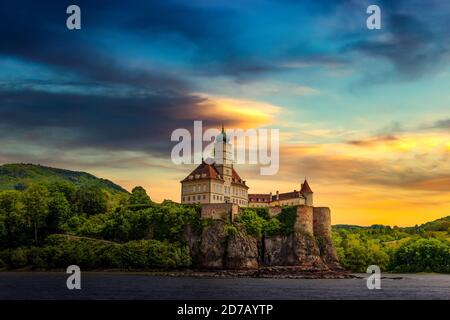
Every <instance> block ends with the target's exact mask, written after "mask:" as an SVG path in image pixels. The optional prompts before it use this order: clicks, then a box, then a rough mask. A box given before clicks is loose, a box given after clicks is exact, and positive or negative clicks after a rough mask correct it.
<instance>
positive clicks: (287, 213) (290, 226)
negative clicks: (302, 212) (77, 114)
mask: <svg viewBox="0 0 450 320" xmlns="http://www.w3.org/2000/svg"><path fill="white" fill-rule="evenodd" d="M277 219H278V220H279V221H280V222H281V230H280V232H281V233H282V234H284V235H290V234H293V233H294V225H295V221H296V220H297V207H296V206H290V207H283V208H282V209H281V212H280V214H279V215H278V216H277Z"/></svg>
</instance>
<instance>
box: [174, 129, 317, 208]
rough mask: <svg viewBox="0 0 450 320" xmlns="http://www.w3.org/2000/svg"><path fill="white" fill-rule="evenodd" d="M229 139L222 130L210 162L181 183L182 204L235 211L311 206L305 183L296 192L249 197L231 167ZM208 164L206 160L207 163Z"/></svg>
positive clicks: (309, 194)
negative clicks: (226, 207)
mask: <svg viewBox="0 0 450 320" xmlns="http://www.w3.org/2000/svg"><path fill="white" fill-rule="evenodd" d="M231 147H232V146H231V143H230V138H229V137H228V136H227V135H226V133H225V130H224V128H223V127H222V132H221V133H220V134H219V135H218V136H217V137H216V142H215V143H214V160H213V161H205V160H202V163H201V164H200V165H199V166H198V167H197V168H195V169H194V171H192V172H191V173H190V174H189V175H188V176H187V177H186V178H184V179H183V180H181V203H182V204H194V203H195V204H202V205H205V204H221V203H224V204H228V203H231V204H236V205H238V206H239V207H277V206H288V205H289V206H293V205H308V206H312V205H313V192H312V190H311V188H310V187H309V184H308V182H307V181H306V179H305V181H304V182H303V183H302V185H301V187H300V191H297V190H294V191H293V192H287V193H279V192H278V191H277V192H276V194H275V195H272V193H268V194H249V193H248V189H249V187H248V186H247V184H246V181H245V180H242V179H241V177H240V176H239V174H238V173H237V172H236V170H235V169H234V167H233V159H232V156H231V154H232V152H231ZM208 160H209V159H208Z"/></svg>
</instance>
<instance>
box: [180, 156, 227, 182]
mask: <svg viewBox="0 0 450 320" xmlns="http://www.w3.org/2000/svg"><path fill="white" fill-rule="evenodd" d="M196 175H199V176H200V177H199V178H197V179H218V180H223V179H222V178H221V177H220V174H219V172H218V171H217V169H216V168H215V167H214V165H212V164H207V163H206V162H205V161H203V162H202V163H201V164H200V165H199V166H198V167H197V168H195V169H194V171H192V172H191V173H190V174H189V175H188V176H187V177H186V178H184V179H183V180H182V181H181V182H184V181H189V180H191V179H189V177H190V176H193V179H195V176H196Z"/></svg>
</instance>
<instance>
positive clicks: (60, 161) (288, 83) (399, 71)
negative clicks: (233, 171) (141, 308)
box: [0, 0, 450, 226]
mask: <svg viewBox="0 0 450 320" xmlns="http://www.w3.org/2000/svg"><path fill="white" fill-rule="evenodd" d="M70 4H78V5H79V6H80V7H81V12H82V29H81V30H78V31H69V30H68V29H67V28H66V18H67V16H68V15H67V14H66V8H67V6H68V5H70ZM370 4H378V5H379V6H380V8H381V11H382V29H381V30H368V29H367V28H366V18H367V16H368V15H367V14H366V8H367V6H368V5H370ZM449 16H450V2H449V1H436V0H429V1H414V0H408V1H406V0H401V1H400V0H397V1H320V3H318V1H288V0H283V1H281V0H271V1H270V0H265V1H258V0H240V1H233V0H227V1H225V0H191V1H185V0H184V1H173V0H165V1H118V0H110V1H58V2H56V1H47V3H42V2H41V1H22V0H17V1H14V2H11V1H9V2H8V3H6V1H2V2H1V3H0V39H1V41H0V164H4V163H15V162H25V163H39V164H42V165H49V166H55V167H61V168H66V169H72V170H81V171H87V172H90V173H92V174H94V175H96V176H99V177H103V178H107V179H110V180H112V181H114V182H115V183H118V184H120V185H122V186H124V187H125V188H127V189H128V190H131V189H132V188H133V187H134V186H136V185H142V186H143V187H145V188H146V190H147V192H148V193H149V195H150V196H151V198H152V199H153V200H155V201H162V200H163V199H173V200H176V201H179V198H180V183H179V181H180V180H181V179H183V178H184V177H185V176H186V175H187V174H188V173H189V171H190V170H192V169H193V168H194V167H195V166H193V165H182V166H179V165H174V164H173V163H172V162H171V159H170V153H171V149H172V147H173V146H174V145H175V143H174V142H171V141H170V135H171V133H172V131H173V130H175V129H176V128H186V129H189V130H192V129H193V121H194V120H202V121H203V122H204V126H205V127H208V128H209V127H216V128H219V127H220V126H221V125H222V124H224V125H225V126H226V127H227V128H278V129H279V130H280V136H281V142H280V143H281V145H280V171H279V173H278V174H277V175H275V176H261V175H260V174H259V166H254V165H239V166H238V167H237V170H238V172H239V173H240V175H241V177H242V178H243V179H245V180H247V184H248V185H249V186H250V190H249V192H251V193H268V192H270V191H272V192H275V191H276V190H279V191H280V192H288V191H292V190H294V189H296V190H299V188H300V183H301V182H302V181H303V179H304V178H305V177H306V178H307V179H308V181H309V184H310V186H311V188H312V189H313V191H314V197H315V199H314V200H315V204H316V205H319V206H329V207H330V208H331V210H332V222H333V224H337V223H347V224H359V225H371V224H375V223H376V224H389V225H398V226H407V225H414V224H420V223H424V222H427V221H429V220H433V219H436V218H440V217H443V216H447V215H450V191H449V190H450V63H449V62H450V32H449V31H448V21H449V19H448V18H449Z"/></svg>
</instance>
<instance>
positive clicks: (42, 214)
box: [23, 184, 49, 245]
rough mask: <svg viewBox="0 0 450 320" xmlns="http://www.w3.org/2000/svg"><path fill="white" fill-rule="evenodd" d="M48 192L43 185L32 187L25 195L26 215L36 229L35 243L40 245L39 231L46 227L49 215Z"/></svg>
mask: <svg viewBox="0 0 450 320" xmlns="http://www.w3.org/2000/svg"><path fill="white" fill-rule="evenodd" d="M48 196H49V193H48V190H47V188H46V187H44V186H42V185H37V184H36V185H31V186H30V187H28V188H27V190H25V192H24V193H23V203H24V206H25V207H24V209H25V214H26V216H27V218H28V220H29V221H30V223H31V225H32V226H33V229H34V241H35V243H36V245H38V230H39V228H41V227H43V226H44V225H45V218H46V217H47V214H48V201H49V199H48Z"/></svg>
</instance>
